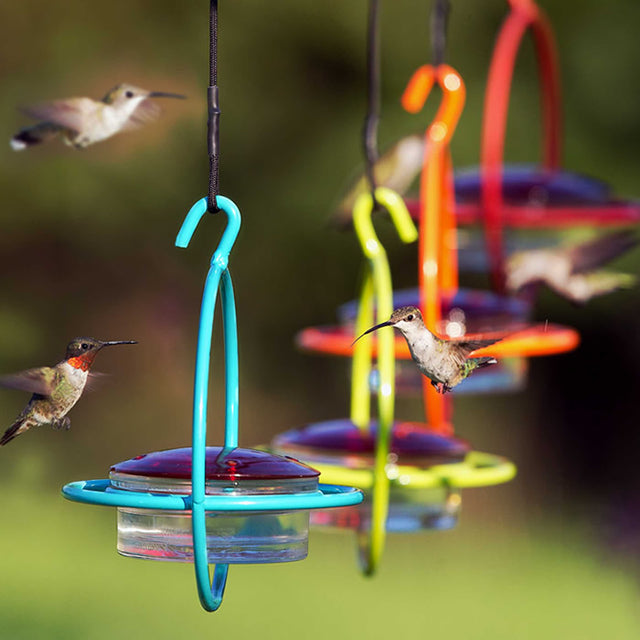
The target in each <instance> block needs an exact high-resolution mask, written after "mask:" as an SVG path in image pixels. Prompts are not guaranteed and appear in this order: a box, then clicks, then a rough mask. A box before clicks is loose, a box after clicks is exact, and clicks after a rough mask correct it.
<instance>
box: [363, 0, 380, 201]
mask: <svg viewBox="0 0 640 640" xmlns="http://www.w3.org/2000/svg"><path fill="white" fill-rule="evenodd" d="M379 16H380V3H379V0H369V17H368V22H367V115H366V117H365V120H364V127H363V143H364V157H365V175H366V177H367V180H368V182H369V188H370V190H371V197H372V198H373V206H374V209H377V208H379V203H378V201H377V200H376V193H375V192H376V186H377V185H376V178H375V175H374V166H375V164H376V162H377V161H378V121H379V120H380V43H379V28H378V24H379Z"/></svg>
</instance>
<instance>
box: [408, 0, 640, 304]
mask: <svg viewBox="0 0 640 640" xmlns="http://www.w3.org/2000/svg"><path fill="white" fill-rule="evenodd" d="M509 5H510V9H511V10H510V12H509V14H508V15H507V17H506V19H505V21H504V23H503V25H502V27H501V29H500V32H499V34H498V38H497V40H496V45H495V48H494V51H493V56H492V60H491V64H490V67H489V76H488V80H487V88H486V94H485V107H484V115H483V124H482V141H481V149H480V167H479V169H469V170H463V171H460V172H457V173H456V176H455V195H456V204H455V209H454V210H455V218H456V220H457V223H458V224H459V225H474V224H479V223H480V224H482V225H483V226H484V234H485V243H486V252H478V251H474V250H473V244H472V245H471V246H470V247H469V250H468V251H464V252H463V253H462V254H461V262H462V263H464V266H465V267H466V268H470V269H473V268H476V269H477V268H484V267H485V265H486V264H487V263H488V265H489V269H490V273H491V278H492V281H493V284H494V288H495V289H496V291H498V292H499V293H502V292H503V291H504V262H505V244H506V248H507V249H515V248H519V247H520V248H521V245H522V243H523V238H522V237H521V235H520V234H519V233H518V232H519V231H520V230H530V231H533V230H535V231H537V232H538V233H539V232H541V231H547V232H549V231H553V232H554V233H555V234H556V235H557V233H558V232H559V231H562V230H567V229H573V228H576V227H591V228H593V227H612V226H618V227H619V226H629V225H634V224H638V223H639V222H640V203H638V202H635V201H625V200H620V199H617V198H615V197H614V196H613V195H612V193H611V189H610V187H609V186H608V185H607V184H606V183H604V182H602V181H600V180H596V179H594V178H591V177H588V176H584V175H581V174H577V173H573V172H569V171H566V170H564V169H562V168H561V146H562V123H561V103H560V73H559V69H558V55H557V51H556V45H555V40H554V36H553V31H552V28H551V25H550V23H549V20H548V18H547V17H546V15H545V14H544V13H543V11H542V10H541V9H540V8H539V7H538V6H537V5H536V4H535V2H534V0H509ZM527 31H530V32H531V33H532V35H533V41H534V45H535V53H536V60H537V64H538V70H539V74H538V76H539V78H540V93H541V105H542V128H543V132H542V136H541V139H542V146H543V150H542V151H543V153H542V155H543V159H542V164H541V166H538V165H505V164H504V144H505V138H506V129H507V115H508V108H509V95H510V91H511V82H512V79H513V71H514V67H515V61H516V57H517V54H518V50H519V48H520V46H521V44H522V41H523V38H524V36H525V34H526V33H527ZM407 206H408V208H409V211H410V212H411V213H412V215H414V216H415V217H419V216H420V204H419V203H418V202H416V201H411V202H408V203H407ZM505 230H511V231H510V234H509V236H508V237H506V238H505ZM514 230H515V233H516V234H517V236H516V237H514ZM505 240H506V243H505ZM530 242H531V241H529V243H530ZM539 242H540V240H539V239H538V243H539Z"/></svg>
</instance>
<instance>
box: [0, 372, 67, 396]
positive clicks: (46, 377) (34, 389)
mask: <svg viewBox="0 0 640 640" xmlns="http://www.w3.org/2000/svg"><path fill="white" fill-rule="evenodd" d="M55 378H56V371H55V369H53V368H52V367H39V368H37V369H27V370H26V371H21V372H20V373H15V374H13V375H8V376H0V386H2V387H7V388H9V389H18V390H20V391H29V392H30V393H37V394H39V395H41V396H50V395H51V394H52V393H53V390H54V388H55Z"/></svg>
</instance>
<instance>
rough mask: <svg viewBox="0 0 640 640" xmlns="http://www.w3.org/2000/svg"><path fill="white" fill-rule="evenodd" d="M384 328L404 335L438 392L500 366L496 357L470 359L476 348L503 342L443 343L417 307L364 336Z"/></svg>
mask: <svg viewBox="0 0 640 640" xmlns="http://www.w3.org/2000/svg"><path fill="white" fill-rule="evenodd" d="M382 327H394V328H396V329H398V330H399V331H400V333H402V335H403V336H404V339H405V340H406V341H407V344H408V345H409V351H410V352H411V357H412V358H413V361H414V362H415V363H416V365H418V369H420V371H421V372H422V373H423V374H424V375H425V376H427V378H429V379H430V380H431V384H432V385H433V386H434V387H435V389H436V391H438V393H446V392H447V391H451V389H453V387H455V386H456V385H458V384H460V383H461V382H462V381H463V380H464V379H465V378H467V377H468V376H470V375H471V374H472V373H473V372H474V371H475V370H476V369H481V368H482V367H487V366H489V365H491V364H497V363H498V361H497V360H496V359H495V358H491V357H487V356H483V357H480V358H469V354H470V353H471V352H472V351H475V350H476V349H481V348H482V347H488V346H489V345H490V344H494V343H495V342H498V340H499V339H493V340H491V339H486V340H458V339H456V340H443V339H442V338H438V336H436V335H434V334H433V333H431V331H429V329H427V327H426V326H425V324H424V321H423V319H422V314H421V313H420V310H419V309H418V308H417V307H400V308H399V309H396V310H395V311H394V312H393V313H392V314H391V318H389V320H387V322H382V323H380V324H377V325H376V326H375V327H371V329H367V330H366V331H365V332H364V333H363V334H362V335H361V336H359V337H358V338H356V340H355V341H354V342H357V341H358V340H360V338H362V336H364V335H366V334H367V333H371V332H372V331H377V330H378V329H381V328H382Z"/></svg>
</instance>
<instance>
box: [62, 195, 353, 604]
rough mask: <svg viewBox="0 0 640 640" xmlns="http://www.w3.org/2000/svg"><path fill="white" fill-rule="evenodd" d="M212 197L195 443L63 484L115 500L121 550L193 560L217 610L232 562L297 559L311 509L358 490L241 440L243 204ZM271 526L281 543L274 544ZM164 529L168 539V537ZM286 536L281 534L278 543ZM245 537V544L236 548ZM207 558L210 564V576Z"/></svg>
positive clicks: (70, 490)
mask: <svg viewBox="0 0 640 640" xmlns="http://www.w3.org/2000/svg"><path fill="white" fill-rule="evenodd" d="M216 204H217V205H218V207H219V209H220V210H221V211H223V212H224V213H225V214H226V216H227V226H226V228H225V230H224V232H223V234H222V238H221V240H220V242H219V244H218V247H217V248H216V250H215V252H214V254H213V256H212V258H211V264H210V268H209V272H208V274H207V279H206V282H205V286H204V293H203V296H202V306H201V310H200V327H199V332H198V345H197V353H196V366H195V381H194V398H193V423H192V447H191V448H190V449H188V448H185V449H174V450H171V451H164V452H157V453H150V454H147V455H142V456H137V457H136V458H133V459H131V460H127V461H125V462H121V463H119V464H116V465H114V466H113V467H112V468H111V473H110V478H109V479H103V480H85V481H79V482H72V483H70V484H67V485H65V486H64V487H63V489H62V493H63V495H64V497H65V498H67V499H69V500H72V501H75V502H82V503H86V504H97V505H104V506H112V507H117V508H118V526H119V528H118V551H119V552H120V553H122V554H123V555H129V556H133V557H144V558H152V559H160V560H182V561H185V560H186V561H190V560H191V559H193V562H194V565H195V572H196V583H197V587H198V594H199V597H200V602H201V604H202V606H203V607H204V609H206V610H207V611H215V610H217V609H218V608H219V607H220V604H221V603H222V598H223V595H224V589H225V586H226V582H227V574H228V570H229V564H230V563H264V562H286V561H291V560H300V559H303V558H304V557H306V553H307V539H308V526H309V522H308V521H309V513H308V512H309V510H311V509H325V508H332V507H343V506H352V505H356V504H359V503H360V502H362V499H363V494H362V492H361V491H359V490H357V489H354V488H352V487H345V486H340V485H326V484H319V483H318V480H317V478H318V476H319V472H318V471H316V470H315V469H312V468H311V467H308V466H307V465H304V464H302V463H300V462H298V461H297V460H295V459H292V458H287V457H281V456H275V455H272V454H268V453H265V452H263V451H257V450H253V449H242V448H239V447H238V405H239V400H238V334H237V323H236V307H235V300H234V295H233V285H232V282H231V275H230V273H229V253H230V252H231V249H232V247H233V245H234V242H235V240H236V237H237V235H238V232H239V230H240V211H239V210H238V207H237V206H236V205H235V204H234V203H233V202H232V201H231V200H229V199H228V198H225V197H223V196H217V198H216ZM205 213H207V199H206V198H202V199H201V200H198V201H197V202H196V203H195V204H194V206H193V207H192V208H191V210H190V211H189V213H188V214H187V216H186V218H185V220H184V222H183V224H182V227H181V229H180V232H179V233H178V236H177V239H176V245H177V246H178V247H182V248H186V247H187V246H188V244H189V242H190V240H191V237H192V236H193V233H194V232H195V229H196V227H197V226H198V223H199V222H200V220H201V219H202V217H203V216H204V215H205ZM218 289H220V290H221V299H222V301H221V304H222V315H223V329H224V351H225V353H224V355H225V397H226V400H225V406H226V410H225V438H224V446H222V447H207V446H206V432H207V398H208V383H209V364H210V359H211V337H212V333H213V318H214V310H215V304H216V297H217V292H218ZM181 512H182V513H181ZM185 519H186V521H187V523H188V529H187V531H185V530H184V524H185ZM305 519H306V520H305ZM218 521H223V522H224V523H225V524H224V527H223V528H224V530H225V532H227V533H226V534H225V535H226V536H227V537H228V538H229V534H228V531H229V529H230V527H231V529H232V530H233V532H234V533H233V534H231V536H230V538H229V539H228V540H227V539H225V538H224V537H220V534H219V533H218V534H217V537H216V531H215V526H216V523H217V522H218ZM159 523H160V524H159ZM121 524H124V525H126V526H122V527H121V526H120V525H121ZM162 527H164V529H162ZM212 527H214V531H213V534H212V531H211V528H212ZM234 527H235V529H234ZM159 531H160V533H159ZM127 532H128V533H127ZM131 532H134V534H131ZM150 532H153V534H151V533H150ZM270 534H271V537H273V536H275V538H277V539H278V540H279V541H280V543H279V544H276V545H274V544H273V543H271V542H270ZM152 536H153V537H152ZM163 536H164V537H165V538H167V539H170V540H171V542H170V543H168V544H167V545H166V546H163V543H162V538H163ZM283 539H284V540H285V541H288V542H287V543H286V544H284V545H283V544H282V542H281V541H282V540H283ZM212 540H216V541H217V542H218V548H217V549H213V550H212V549H211V541H212ZM227 542H228V544H227ZM243 542H244V543H245V544H248V545H249V546H248V547H247V548H243V546H242V545H243ZM210 560H213V561H215V563H216V564H215V566H214V569H213V579H211V578H210V569H209V562H210Z"/></svg>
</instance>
